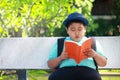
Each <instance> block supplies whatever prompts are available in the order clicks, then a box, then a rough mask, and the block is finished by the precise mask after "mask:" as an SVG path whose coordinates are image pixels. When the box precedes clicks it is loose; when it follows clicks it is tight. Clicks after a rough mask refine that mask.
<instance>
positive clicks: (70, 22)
mask: <svg viewBox="0 0 120 80" xmlns="http://www.w3.org/2000/svg"><path fill="white" fill-rule="evenodd" d="M72 23H82V24H83V25H84V26H85V24H84V23H83V22H82V21H80V20H71V21H69V22H68V23H67V24H66V25H65V26H66V28H68V27H69V26H70V25H71V24H72Z"/></svg>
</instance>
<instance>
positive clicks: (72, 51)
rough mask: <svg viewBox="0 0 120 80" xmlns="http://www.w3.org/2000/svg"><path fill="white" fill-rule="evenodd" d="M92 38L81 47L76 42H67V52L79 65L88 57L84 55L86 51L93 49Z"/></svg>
mask: <svg viewBox="0 0 120 80" xmlns="http://www.w3.org/2000/svg"><path fill="white" fill-rule="evenodd" d="M91 44H92V38H88V39H87V40H86V41H84V42H83V43H82V45H79V44H78V43H77V42H75V41H65V52H67V53H68V56H69V58H72V59H74V60H75V61H76V62H77V64H79V63H80V62H81V61H82V60H83V59H86V58H87V56H86V55H84V53H83V52H84V50H88V49H90V48H91Z"/></svg>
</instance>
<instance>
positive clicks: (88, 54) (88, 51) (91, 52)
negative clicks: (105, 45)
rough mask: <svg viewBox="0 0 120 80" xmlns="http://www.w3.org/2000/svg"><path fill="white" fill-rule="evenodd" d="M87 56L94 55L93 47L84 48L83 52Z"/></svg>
mask: <svg viewBox="0 0 120 80" xmlns="http://www.w3.org/2000/svg"><path fill="white" fill-rule="evenodd" d="M83 53H84V54H85V55H86V56H87V57H95V56H96V52H95V51H94V50H93V49H89V50H85V51H84V52H83Z"/></svg>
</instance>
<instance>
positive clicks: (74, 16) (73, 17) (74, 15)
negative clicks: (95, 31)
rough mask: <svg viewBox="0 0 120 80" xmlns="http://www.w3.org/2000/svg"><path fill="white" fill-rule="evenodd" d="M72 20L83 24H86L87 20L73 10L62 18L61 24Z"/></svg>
mask: <svg viewBox="0 0 120 80" xmlns="http://www.w3.org/2000/svg"><path fill="white" fill-rule="evenodd" d="M72 20H78V21H81V22H83V24H84V25H85V26H88V20H87V19H86V18H85V17H84V16H83V15H82V14H80V13H78V12H75V13H71V14H70V15H68V17H67V18H66V19H65V20H64V22H63V25H65V26H66V25H67V24H68V22H69V21H72Z"/></svg>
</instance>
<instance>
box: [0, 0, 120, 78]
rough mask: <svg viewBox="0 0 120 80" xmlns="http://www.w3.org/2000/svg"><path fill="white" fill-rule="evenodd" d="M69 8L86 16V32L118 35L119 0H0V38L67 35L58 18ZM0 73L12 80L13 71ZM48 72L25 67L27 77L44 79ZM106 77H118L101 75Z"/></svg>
mask: <svg viewBox="0 0 120 80" xmlns="http://www.w3.org/2000/svg"><path fill="white" fill-rule="evenodd" d="M72 12H80V13H82V14H84V16H85V17H86V18H87V19H88V21H89V25H88V29H87V33H86V36H120V0H0V38H11V37H58V36H59V37H60V36H67V34H66V31H65V27H64V26H63V25H62V22H63V20H64V19H65V18H66V16H68V15H69V14H70V13H72ZM102 72H115V73H116V72H118V73H120V70H112V69H111V70H103V71H102ZM0 74H1V76H0V80H16V71H11V70H7V71H6V70H0ZM48 74H49V73H48V72H46V71H43V70H28V75H29V80H47V77H48ZM11 75H12V76H11ZM110 79H112V80H119V79H120V77H118V76H112V78H111V76H109V77H108V76H107V77H106V76H105V77H103V80H110Z"/></svg>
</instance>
